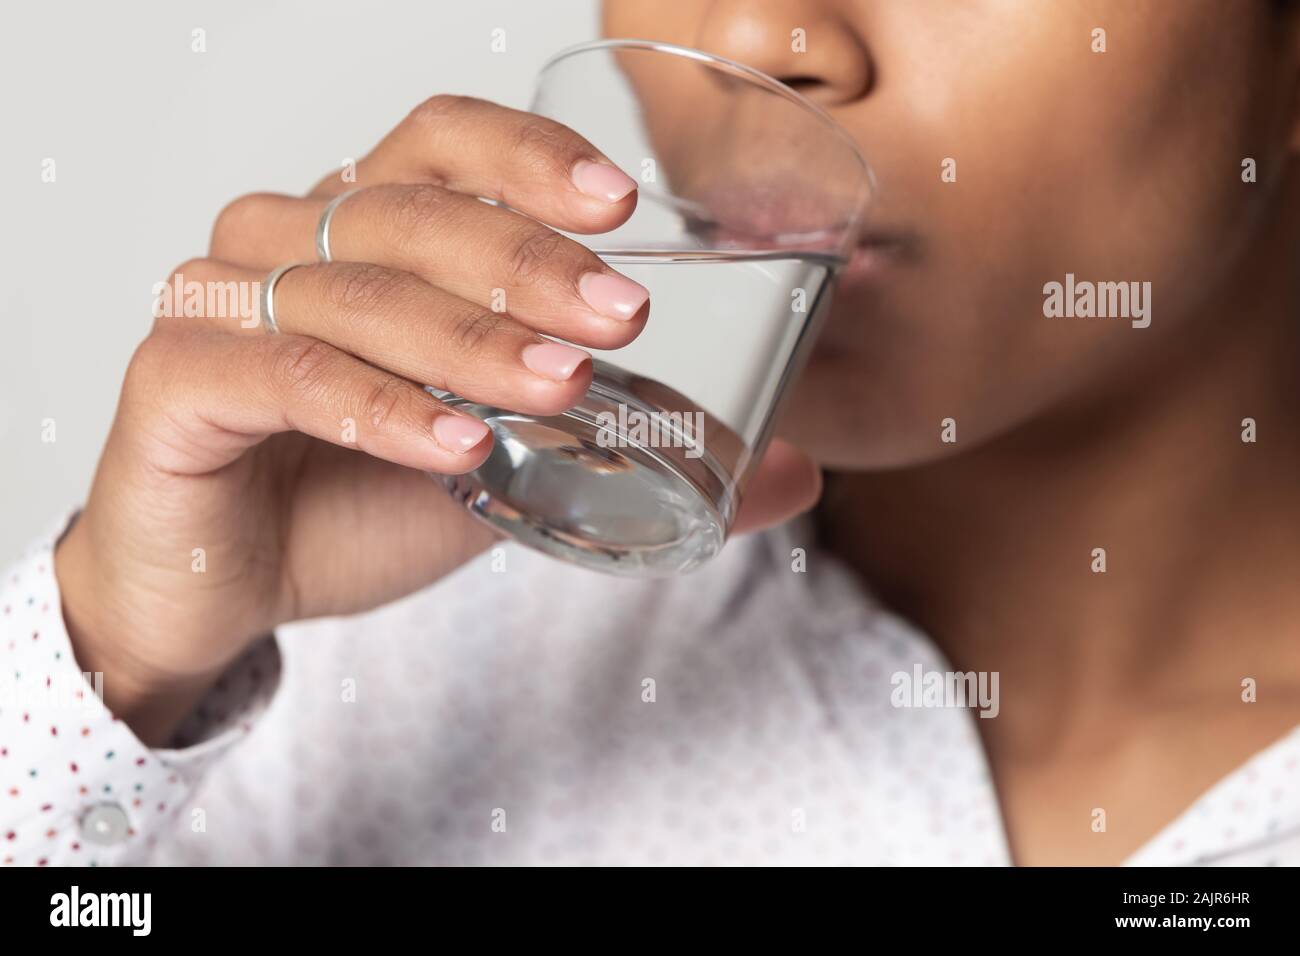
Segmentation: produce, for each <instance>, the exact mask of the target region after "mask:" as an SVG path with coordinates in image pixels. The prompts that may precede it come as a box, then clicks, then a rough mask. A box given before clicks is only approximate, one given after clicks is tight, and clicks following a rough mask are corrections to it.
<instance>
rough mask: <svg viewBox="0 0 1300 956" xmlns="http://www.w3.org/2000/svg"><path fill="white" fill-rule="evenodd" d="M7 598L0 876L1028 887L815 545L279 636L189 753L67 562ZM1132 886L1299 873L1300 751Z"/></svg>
mask: <svg viewBox="0 0 1300 956" xmlns="http://www.w3.org/2000/svg"><path fill="white" fill-rule="evenodd" d="M65 523H66V521H60V522H58V523H57V524H56V525H55V526H54V527H52V528H51V530H50V533H49V534H48V535H46V536H44V537H43V538H42V539H41V540H40V541H38V542H37V543H36V544H35V546H34V547H33V548H32V549H31V550H30V551H29V552H28V554H26V555H25V556H24V557H23V558H22V559H21V560H20V561H18V562H17V563H16V564H15V565H14V566H13V567H12V568H10V569H9V570H8V571H6V572H5V573H4V578H3V580H2V582H0V863H3V864H5V865H36V866H41V865H89V866H94V865H101V866H103V865H115V864H141V863H145V864H169V865H176V864H253V865H256V864H307V865H333V864H348V865H367V864H525V865H527V864H721V865H730V864H903V865H907V864H935V865H1006V864H1008V863H1009V862H1010V857H1009V852H1008V847H1007V842H1006V836H1005V831H1004V827H1003V824H1002V821H1001V819H1000V817H999V808H998V803H997V799H996V796H995V794H994V791H993V787H992V783H991V779H990V776H989V770H988V767H987V766H986V764H985V760H984V755H983V750H982V748H981V746H980V741H979V738H978V735H977V732H976V726H975V724H976V715H975V712H974V710H973V709H972V707H969V706H923V707H900V706H895V705H896V704H897V703H898V697H897V693H896V690H897V686H898V684H897V675H900V674H909V675H910V674H927V673H933V672H946V671H947V670H948V668H947V665H946V664H945V662H944V661H943V659H942V658H941V656H940V655H939V653H938V651H937V649H936V648H935V647H934V645H933V644H932V643H930V642H929V641H927V640H926V639H925V638H924V637H923V636H922V635H920V634H918V633H917V631H916V630H915V629H914V628H912V627H910V626H909V625H908V624H906V623H905V622H903V621H901V620H900V619H899V618H897V617H895V616H893V615H891V614H890V613H888V612H887V611H885V610H883V609H882V608H880V607H879V606H878V605H876V604H874V603H872V601H871V600H870V599H869V597H868V596H866V595H864V594H863V592H862V591H861V589H860V588H859V587H858V586H857V585H856V583H855V582H854V580H853V578H852V577H851V575H850V574H849V573H848V572H847V571H846V570H845V569H844V568H842V567H840V566H839V565H837V564H836V563H835V562H834V560H833V559H832V558H831V557H830V556H828V555H826V554H824V553H821V552H818V551H817V550H816V548H815V547H814V546H813V544H812V542H811V539H810V536H809V534H808V528H807V526H806V525H803V524H800V523H794V524H791V525H788V526H786V527H785V528H783V529H779V530H778V531H776V532H771V533H768V534H766V535H756V536H750V537H747V538H743V539H739V540H737V541H734V542H732V543H731V544H730V545H728V547H727V549H726V550H725V551H724V552H723V554H722V555H721V556H720V557H718V558H717V559H716V560H715V561H713V562H712V563H711V564H709V565H707V566H706V567H705V568H703V569H701V570H700V571H698V572H696V573H694V574H691V575H688V576H685V577H682V578H677V579H672V580H666V581H642V580H624V579H617V578H609V577H605V576H602V575H597V574H594V573H591V572H586V571H582V570H578V569H575V568H571V567H568V566H566V565H564V564H561V563H559V562H554V561H551V560H549V559H547V558H544V557H541V556H539V555H536V554H533V553H531V552H529V551H527V550H525V549H523V548H519V547H517V546H514V545H502V546H501V547H500V548H499V549H497V550H496V551H495V552H493V553H489V554H487V555H484V556H483V557H482V558H481V559H480V560H478V561H476V562H474V563H472V564H470V565H468V566H466V567H464V568H462V569H461V570H460V571H458V572H457V573H455V574H454V575H452V576H450V577H449V578H447V579H445V580H443V581H442V582H439V583H438V584H437V585H435V586H433V587H431V588H428V589H426V590H424V591H421V592H418V593H416V594H413V595H411V596H409V597H407V598H405V599H403V600H401V601H399V602H397V603H394V604H391V605H388V606H386V607H383V608H380V609H378V610H376V611H373V612H371V613H368V614H365V615H360V616H356V617H351V618H347V619H331V620H323V621H317V622H311V623H307V624H299V625H294V626H290V627H286V628H283V629H282V630H281V631H280V632H278V633H277V634H276V635H275V636H274V637H268V638H266V639H265V640H263V641H261V642H260V643H258V644H257V645H255V646H254V647H253V648H252V649H251V650H250V651H249V652H248V653H247V654H245V655H244V656H243V657H242V658H241V659H240V660H239V661H238V662H237V663H236V664H235V665H234V666H233V667H232V668H231V669H230V671H229V672H228V673H227V674H226V675H225V676H224V677H223V679H222V680H221V681H220V682H219V684H218V685H217V686H216V687H215V688H214V689H213V690H212V692H211V693H210V694H209V695H208V696H207V697H206V698H205V699H204V700H203V701H202V702H201V703H200V704H199V706H198V707H197V708H196V709H195V711H194V713H193V714H191V715H190V717H189V718H188V719H187V720H186V722H185V724H184V725H183V726H182V727H181V728H180V729H179V731H178V732H177V734H176V738H175V740H174V741H173V742H172V743H173V745H172V746H171V747H170V748H168V749H150V748H149V747H146V746H145V745H143V744H142V743H141V742H140V741H139V740H137V739H136V738H135V736H134V735H133V734H132V733H131V731H130V729H129V728H128V727H126V725H124V724H123V723H121V722H120V721H117V720H115V719H114V718H113V716H112V714H110V713H109V712H108V711H107V710H106V708H105V707H104V706H103V704H102V702H101V701H100V699H99V698H98V696H96V694H95V692H94V689H93V687H94V677H93V675H92V676H90V677H89V678H88V677H86V676H83V675H82V674H81V672H80V668H79V667H78V665H77V662H76V661H75V659H74V658H73V655H72V653H71V649H70V646H69V642H68V637H67V633H66V631H65V629H64V627H63V624H62V619H61V616H60V611H59V608H60V602H59V593H58V586H57V582H56V580H55V577H54V574H53V563H52V559H51V552H52V545H53V542H54V541H55V540H56V539H57V536H58V534H59V533H61V531H62V529H63V527H64V525H65ZM1129 863H1131V864H1196V863H1206V864H1234V865H1241V864H1281V865H1296V864H1297V863H1300V732H1297V733H1292V734H1290V735H1289V736H1287V737H1285V738H1284V739H1282V740H1280V741H1278V742H1277V743H1275V744H1274V745H1273V746H1271V747H1269V748H1267V749H1266V750H1264V751H1263V752H1261V753H1259V754H1257V755H1256V756H1255V757H1254V758H1253V759H1251V760H1250V761H1248V762H1247V763H1246V764H1245V765H1244V766H1242V767H1241V768H1239V769H1238V770H1237V771H1235V772H1234V773H1232V774H1230V775H1229V776H1228V777H1226V778H1225V779H1223V780H1222V781H1220V782H1219V783H1218V784H1217V785H1216V786H1214V787H1213V788H1211V789H1210V790H1209V791H1208V792H1206V793H1205V794H1204V795H1203V796H1202V797H1201V798H1200V799H1199V800H1198V801H1196V803H1195V804H1193V806H1191V807H1190V808H1189V809H1188V810H1187V811H1186V812H1185V813H1183V814H1182V815H1180V816H1179V817H1178V818H1177V819H1175V820H1173V821H1172V822H1171V823H1170V824H1169V825H1168V826H1167V827H1166V829H1165V830H1164V831H1163V832H1161V833H1160V834H1158V835H1157V836H1156V837H1155V838H1154V839H1152V840H1151V841H1150V842H1149V843H1148V844H1147V845H1146V846H1144V847H1143V848H1141V849H1140V850H1139V851H1138V852H1137V853H1136V854H1135V855H1133V856H1132V857H1131V858H1130V860H1129Z"/></svg>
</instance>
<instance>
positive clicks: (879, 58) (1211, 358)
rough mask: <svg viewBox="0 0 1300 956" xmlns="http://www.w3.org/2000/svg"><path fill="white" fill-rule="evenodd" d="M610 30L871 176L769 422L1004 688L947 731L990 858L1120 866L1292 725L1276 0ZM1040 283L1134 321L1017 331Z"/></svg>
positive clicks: (881, 573) (897, 577)
mask: <svg viewBox="0 0 1300 956" xmlns="http://www.w3.org/2000/svg"><path fill="white" fill-rule="evenodd" d="M1099 25H1100V26H1104V27H1105V28H1106V30H1107V31H1108V39H1109V44H1108V52H1106V53H1105V54H1094V53H1093V52H1091V48H1090V44H1091V31H1092V29H1093V28H1094V27H1096V26H1099ZM796 27H802V28H803V29H804V30H805V31H806V35H807V52H805V53H795V52H792V51H791V48H790V37H791V30H793V29H794V28H796ZM604 29H605V31H606V32H607V33H609V34H610V35H617V36H637V37H644V38H649V39H656V40H664V41H667V42H676V43H682V44H685V45H690V46H696V47H701V48H704V49H706V50H709V51H711V52H714V53H718V54H720V55H723V56H727V57H729V58H732V59H735V60H739V61H742V62H744V63H747V64H749V65H752V66H755V67H757V68H759V69H761V70H764V71H765V72H768V73H771V74H774V75H776V76H777V77H780V78H785V79H787V80H788V81H790V82H791V84H792V85H794V86H796V87H797V88H799V89H800V90H801V91H802V92H804V93H805V94H806V95H808V96H809V97H811V98H812V99H814V100H816V101H817V102H818V103H820V104H821V105H822V106H823V107H825V108H826V109H827V110H829V112H830V113H831V114H832V115H833V116H834V117H835V118H836V119H837V120H838V121H839V122H840V123H841V124H842V125H844V126H845V127H846V128H847V129H848V130H849V131H850V132H851V133H852V134H853V135H854V137H855V139H857V141H858V142H859V143H860V144H861V146H862V148H863V151H864V152H865V154H866V155H867V156H868V158H869V159H870V161H871V162H872V164H873V166H874V168H875V170H876V173H877V175H878V177H879V180H880V183H881V185H882V188H881V190H880V194H879V197H878V201H877V203H876V204H875V206H874V208H873V209H872V211H871V215H870V223H869V226H868V230H869V231H870V232H871V233H873V234H876V235H879V236H882V237H887V238H889V239H894V240H896V242H895V245H894V246H893V247H892V250H891V254H890V255H889V256H888V259H887V261H886V262H885V263H884V265H883V267H881V268H878V269H876V270H875V271H874V272H872V273H871V274H869V275H866V276H860V277H857V278H856V279H854V278H848V277H846V281H845V283H844V284H843V285H842V287H841V289H840V292H839V295H838V297H837V300H836V308H835V313H834V316H833V318H832V322H831V325H830V327H829V328H828V330H827V332H826V334H825V335H824V337H823V339H822V348H821V349H819V352H818V354H817V355H816V356H815V357H814V359H813V361H812V363H811V364H810V366H809V368H808V370H807V372H806V373H805V375H804V377H803V379H802V380H801V383H800V385H799V387H798V389H797V390H796V393H795V395H794V397H793V400H792V402H791V404H790V407H789V409H788V413H787V415H786V418H785V421H784V431H785V433H787V434H789V435H791V436H794V435H798V436H799V441H800V444H801V446H802V447H804V448H805V449H807V450H809V451H810V452H811V453H812V454H813V455H814V457H816V458H817V459H818V460H819V461H821V462H823V463H824V464H826V465H827V466H828V467H830V468H832V469H834V471H833V472H832V473H831V474H830V476H829V477H828V485H827V492H826V495H825V497H824V499H823V501H822V503H821V505H820V507H819V509H818V517H819V519H820V524H821V529H822V532H823V535H824V537H825V538H826V540H827V541H828V542H829V543H830V544H831V546H832V547H833V548H834V549H835V550H836V551H837V552H838V553H839V554H840V556H841V557H843V558H844V559H846V560H847V561H848V562H849V563H850V564H851V565H852V566H853V567H854V568H855V569H857V570H858V571H859V573H860V574H861V576H862V578H863V580H864V582H866V583H867V584H869V585H870V586H871V587H872V588H873V589H874V590H875V591H876V592H877V593H878V594H879V595H880V596H881V597H882V598H883V599H884V600H885V601H886V602H887V603H888V604H889V605H891V606H892V607H894V608H896V609H897V610H899V611H900V612H902V613H903V614H904V615H905V616H906V617H908V618H909V619H911V620H912V621H915V622H916V623H917V624H918V625H920V626H921V627H922V628H923V629H924V630H925V631H926V632H927V633H928V634H929V635H931V636H932V637H933V638H934V639H935V640H936V641H937V642H938V644H939V646H940V647H941V648H942V650H943V651H944V652H945V653H946V655H947V656H948V658H949V660H950V661H951V663H952V666H953V667H954V668H955V669H957V670H961V671H971V670H974V671H998V672H999V673H1000V676H1001V688H1002V701H1003V703H1002V712H1001V714H1000V716H999V717H998V718H996V719H993V720H979V721H976V724H977V725H978V729H979V731H980V733H981V735H982V738H983V742H984V745H985V748H986V752H987V755H988V758H989V761H990V764H991V767H992V770H993V775H994V779H995V783H996V786H997V790H998V793H999V795H1000V799H1001V802H1002V807H1003V811H1004V816H1005V818H1006V821H1007V826H1008V830H1009V837H1010V843H1011V848H1012V852H1013V856H1014V858H1015V859H1016V860H1017V861H1018V862H1020V863H1029V864H1034V863H1052V864H1055V863H1074V864H1078V863H1099V864H1113V863H1118V862H1120V861H1122V860H1123V859H1125V858H1126V857H1128V856H1129V855H1130V854H1131V853H1132V852H1133V851H1134V850H1136V849H1137V848H1138V847H1139V846H1141V845H1142V844H1143V843H1145V842H1146V841H1147V840H1148V839H1150V837H1152V836H1153V835H1154V834H1155V833H1156V832H1157V831H1159V830H1160V829H1161V828H1163V827H1164V826H1165V825H1166V824H1168V823H1169V822H1170V820H1172V818H1173V817H1175V816H1176V815H1177V814H1178V813H1179V812H1181V811H1182V810H1183V809H1185V808H1186V807H1187V806H1188V805H1189V804H1190V803H1192V802H1193V801H1194V800H1195V798H1196V797H1197V796H1199V795H1200V794H1201V793H1202V792H1204V790H1205V789H1206V788H1208V787H1209V786H1211V785H1212V784H1213V783H1215V782H1216V781H1217V780H1218V779H1220V778H1221V777H1222V776H1223V775H1225V774H1227V773H1228V772H1230V771H1231V770H1233V769H1234V768H1236V767H1237V766H1239V765H1240V764H1241V763H1242V762H1243V761H1245V760H1246V759H1248V758H1249V757H1250V756H1251V755H1252V754H1253V753H1255V752H1257V751H1258V750H1259V749H1261V748H1263V747H1265V746H1267V745H1268V744H1270V743H1272V742H1273V741H1274V740H1276V739H1277V738H1278V737H1279V736H1280V735H1282V734H1283V733H1285V732H1286V731H1288V730H1289V729H1291V728H1292V727H1294V726H1295V725H1296V724H1297V723H1298V722H1300V654H1298V653H1297V649H1296V648H1297V644H1296V641H1295V626H1294V621H1295V620H1296V613H1297V611H1300V589H1297V588H1296V587H1295V581H1296V580H1297V576H1298V575H1297V572H1298V571H1300V533H1297V529H1298V528H1300V507H1298V504H1297V500H1296V496H1295V476H1296V475H1297V474H1300V428H1298V427H1297V425H1298V422H1297V416H1296V414H1295V407H1296V405H1295V399H1296V394H1297V390H1298V389H1297V382H1300V374H1298V373H1300V368H1298V367H1297V366H1298V365H1300V361H1298V358H1297V356H1298V355H1300V350H1298V349H1297V344H1298V343H1297V325H1296V322H1295V315H1296V314H1297V311H1298V310H1300V302H1297V290H1296V287H1295V285H1296V284H1295V281H1294V279H1293V278H1292V276H1293V275H1294V259H1295V250H1296V248H1297V238H1298V237H1297V235H1296V228H1297V218H1298V207H1297V196H1296V185H1295V166H1294V163H1293V162H1292V160H1293V156H1294V152H1295V148H1296V141H1297V128H1298V124H1297V113H1296V106H1295V104H1296V99H1295V94H1296V87H1297V63H1298V59H1297V49H1298V48H1300V41H1298V40H1297V32H1296V23H1295V19H1294V17H1293V15H1292V14H1291V12H1290V11H1289V10H1287V9H1285V5H1282V4H1272V3H1264V2H1261V3H1249V4H1237V5H1233V6H1232V8H1231V12H1228V11H1227V8H1226V7H1225V6H1224V5H1223V4H1221V3H1217V2H1214V0H1189V2H1180V3H1177V4H1174V3H1167V2H1160V0H1152V2H1146V3H1143V2H1135V3H1127V2H1126V3H1118V2H1114V3H1112V2H1105V0H1092V2H1068V3H1052V4H1041V3H1025V2H1019V0H964V2H938V0H928V2H915V3H911V2H909V3H889V2H884V3H870V2H866V0H858V2H842V3H833V2H810V0H806V2H798V3H796V2H777V0H769V2H745V3H738V2H737V3H730V2H713V3H706V2H695V3H691V2H686V3H676V4H672V5H662V4H658V5H656V4H645V3H640V2H636V0H614V2H611V3H608V4H607V5H606V7H605V22H604ZM921 65H924V68H922V66H921ZM1247 156H1249V157H1253V158H1254V159H1255V160H1256V161H1257V164H1258V171H1259V172H1258V182H1256V183H1253V184H1249V185H1248V184H1245V183H1243V182H1242V180H1241V176H1240V172H1241V161H1242V158H1243V157H1247ZM945 157H954V158H956V159H957V162H958V179H957V182H956V183H944V182H942V181H941V179H940V176H939V171H940V162H941V161H942V159H944V158H945ZM1067 272H1071V273H1074V274H1076V275H1077V276H1078V278H1079V279H1089V280H1094V281H1101V280H1139V281H1149V282H1151V284H1152V302H1153V316H1154V318H1153V322H1152V324H1151V326H1150V327H1149V328H1145V329H1135V328H1133V327H1132V326H1131V325H1130V323H1128V322H1126V321H1114V320H1086V319H1058V320H1049V319H1046V318H1044V317H1043V312H1042V307H1043V284H1044V283H1045V282H1049V281H1053V280H1055V281H1063V280H1064V277H1065V274H1066V273H1067ZM1246 416H1250V417H1252V418H1254V419H1256V421H1257V422H1259V423H1263V422H1267V423H1268V424H1267V426H1263V425H1262V424H1261V426H1260V427H1261V428H1262V427H1267V429H1268V432H1269V434H1268V436H1267V437H1266V438H1263V437H1261V438H1260V439H1259V441H1258V442H1257V443H1255V444H1243V443H1242V442H1241V439H1240V432H1241V419H1242V418H1244V417H1246ZM949 417H951V418H953V419H955V420H956V422H957V439H958V440H957V441H956V442H955V443H944V442H942V441H941V440H940V423H941V421H942V420H943V419H945V418H949ZM1098 547H1102V548H1105V549H1106V551H1107V556H1108V570H1107V573H1106V574H1105V575H1098V574H1094V573H1092V570H1091V562H1092V549H1094V548H1098ZM1245 677H1254V678H1255V679H1256V680H1258V681H1259V682H1260V684H1261V685H1262V686H1267V687H1268V691H1267V693H1264V692H1261V693H1260V697H1259V702H1258V703H1255V704H1251V705H1245V704H1243V703H1242V702H1241V697H1240V694H1241V685H1240V682H1241V680H1242V679H1243V678H1245ZM1094 808H1103V809H1105V810H1106V812H1107V830H1106V832H1105V833H1095V832H1093V830H1092V828H1091V824H1092V813H1093V810H1094Z"/></svg>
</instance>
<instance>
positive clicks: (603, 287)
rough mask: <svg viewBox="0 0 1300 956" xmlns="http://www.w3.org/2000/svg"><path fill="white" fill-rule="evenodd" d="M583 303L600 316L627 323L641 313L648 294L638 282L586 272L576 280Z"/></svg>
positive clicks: (623, 277) (602, 273) (605, 274)
mask: <svg viewBox="0 0 1300 956" xmlns="http://www.w3.org/2000/svg"><path fill="white" fill-rule="evenodd" d="M578 291H579V292H580V293H582V298H583V301H584V302H586V303H587V305H589V306H591V307H592V308H593V309H595V310H596V311H597V312H599V313H600V314H601V315H604V316H608V317H609V318H611V319H623V320H624V321H627V320H628V319H630V318H632V316H634V315H636V314H637V313H638V312H639V311H641V306H643V305H645V304H646V300H647V299H649V298H650V292H649V291H648V290H647V289H646V287H645V286H643V285H642V284H641V283H639V282H633V281H632V280H631V279H628V278H626V277H625V276H612V275H609V274H608V273H604V272H588V273H587V274H586V275H584V276H583V277H582V278H581V279H579V280H578Z"/></svg>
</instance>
